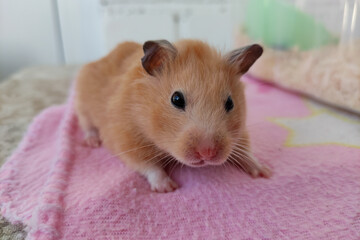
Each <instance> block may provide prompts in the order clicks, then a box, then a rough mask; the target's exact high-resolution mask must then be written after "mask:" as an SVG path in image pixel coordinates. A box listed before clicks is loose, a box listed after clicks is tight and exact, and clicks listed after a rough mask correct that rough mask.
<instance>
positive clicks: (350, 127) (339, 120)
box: [269, 100, 360, 148]
mask: <svg viewBox="0 0 360 240" xmlns="http://www.w3.org/2000/svg"><path fill="white" fill-rule="evenodd" d="M305 103H306V105H307V106H308V108H309V109H310V111H311V113H310V114H309V115H308V116H305V117H298V118H270V119H269V120H270V121H271V122H273V123H275V124H277V125H279V126H281V127H283V128H285V129H286V130H287V131H288V136H287V139H286V141H285V144H284V145H285V146H288V147H296V146H307V145H309V146H310V145H329V144H335V145H342V146H348V147H355V148H360V118H359V117H358V116H354V115H352V114H347V113H343V112H339V110H335V109H332V108H329V107H325V106H322V105H320V104H317V103H314V102H311V101H307V100H306V102H305Z"/></svg>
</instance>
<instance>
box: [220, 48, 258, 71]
mask: <svg viewBox="0 0 360 240" xmlns="http://www.w3.org/2000/svg"><path fill="white" fill-rule="evenodd" d="M262 53H263V48H262V47H261V46H260V45H258V44H253V45H249V46H246V47H243V48H239V49H236V50H233V51H231V52H230V53H228V54H227V55H226V56H225V58H226V61H227V62H228V63H229V64H231V65H233V66H234V67H235V69H237V74H244V73H246V72H247V71H248V70H249V68H250V67H251V66H252V65H253V64H254V63H255V62H256V60H257V59H258V58H259V57H260V56H261V54H262Z"/></svg>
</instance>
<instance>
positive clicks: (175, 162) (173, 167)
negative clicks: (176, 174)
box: [169, 158, 179, 176]
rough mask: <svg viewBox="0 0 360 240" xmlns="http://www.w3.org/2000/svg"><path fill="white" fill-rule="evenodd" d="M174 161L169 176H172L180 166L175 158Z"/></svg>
mask: <svg viewBox="0 0 360 240" xmlns="http://www.w3.org/2000/svg"><path fill="white" fill-rule="evenodd" d="M173 159H174V160H175V161H173V162H174V165H173V166H172V169H171V170H170V173H169V176H171V174H172V172H173V171H174V169H175V168H176V166H177V165H178V164H179V162H178V161H176V159H175V158H173Z"/></svg>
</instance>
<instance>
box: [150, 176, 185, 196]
mask: <svg viewBox="0 0 360 240" xmlns="http://www.w3.org/2000/svg"><path fill="white" fill-rule="evenodd" d="M150 185H151V190H152V191H154V192H158V193H167V192H173V191H175V190H176V189H177V188H178V187H179V186H178V185H177V183H176V182H174V181H173V180H172V179H171V178H170V177H166V178H162V179H157V180H156V181H152V182H150Z"/></svg>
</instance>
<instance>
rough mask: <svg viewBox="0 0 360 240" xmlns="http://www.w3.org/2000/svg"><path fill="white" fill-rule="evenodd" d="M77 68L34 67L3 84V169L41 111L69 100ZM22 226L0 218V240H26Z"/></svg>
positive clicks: (0, 126) (0, 115) (0, 109)
mask: <svg viewBox="0 0 360 240" xmlns="http://www.w3.org/2000/svg"><path fill="white" fill-rule="evenodd" d="M76 69H77V67H74V66H65V67H32V68H27V69H24V70H22V71H19V72H18V73H16V74H14V75H12V76H11V77H9V78H8V79H5V80H4V81H3V82H1V83H0V139H1V140H0V166H1V165H2V164H3V163H4V162H5V159H6V158H7V157H8V156H9V155H10V154H11V153H12V152H13V151H14V149H15V148H16V147H17V145H18V144H19V142H20V140H21V138H22V136H23V134H24V132H25V131H26V128H27V126H28V125H29V123H30V122H31V120H32V119H33V118H34V116H35V115H37V114H38V113H39V112H40V111H41V110H43V109H44V108H47V107H49V106H51V105H55V104H61V103H63V102H64V101H65V100H66V97H67V93H68V89H69V87H70V83H71V80H72V79H73V78H74V76H75V74H76ZM25 236H26V232H25V230H24V226H22V225H21V224H16V225H12V224H9V223H8V222H7V221H6V220H5V219H3V218H2V217H1V216H0V240H2V239H19V240H20V239H24V238H25Z"/></svg>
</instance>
